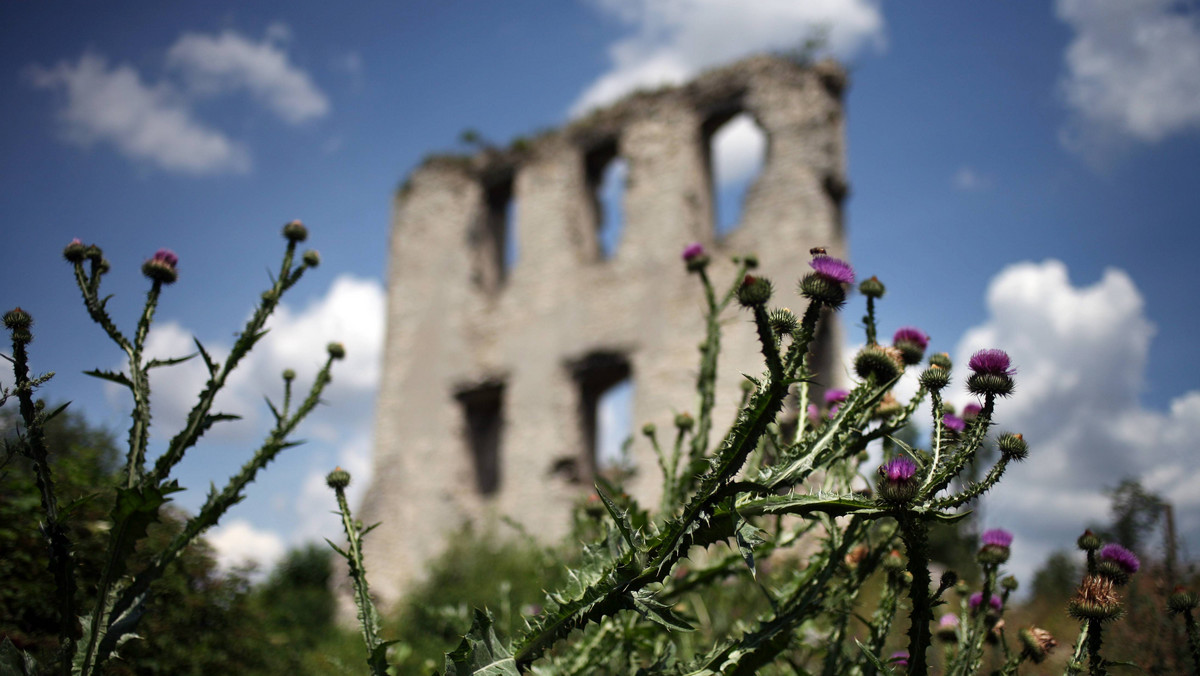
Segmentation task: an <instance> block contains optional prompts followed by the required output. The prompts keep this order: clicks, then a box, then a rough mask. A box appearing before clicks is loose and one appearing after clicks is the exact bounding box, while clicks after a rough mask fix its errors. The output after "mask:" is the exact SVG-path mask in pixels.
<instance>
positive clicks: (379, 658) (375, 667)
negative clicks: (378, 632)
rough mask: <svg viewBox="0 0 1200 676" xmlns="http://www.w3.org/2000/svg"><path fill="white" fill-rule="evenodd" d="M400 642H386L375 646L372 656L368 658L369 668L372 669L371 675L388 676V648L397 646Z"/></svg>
mask: <svg viewBox="0 0 1200 676" xmlns="http://www.w3.org/2000/svg"><path fill="white" fill-rule="evenodd" d="M399 642H400V641H384V642H383V643H380V644H379V645H377V646H375V649H374V650H372V651H371V654H370V655H368V656H367V666H369V667H371V673H372V674H374V675H377V676H387V672H388V663H387V651H388V648H389V647H391V646H393V645H396V644H397V643H399Z"/></svg>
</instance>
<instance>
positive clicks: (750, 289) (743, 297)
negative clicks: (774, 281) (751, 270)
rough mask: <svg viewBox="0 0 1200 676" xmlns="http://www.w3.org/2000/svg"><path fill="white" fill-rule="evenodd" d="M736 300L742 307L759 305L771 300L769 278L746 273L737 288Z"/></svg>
mask: <svg viewBox="0 0 1200 676" xmlns="http://www.w3.org/2000/svg"><path fill="white" fill-rule="evenodd" d="M737 299H738V302H739V303H741V304H742V307H760V306H762V305H765V304H766V303H767V301H768V300H771V280H769V279H767V278H765V277H755V276H754V275H746V277H745V278H744V279H742V283H741V285H740V286H738V290H737Z"/></svg>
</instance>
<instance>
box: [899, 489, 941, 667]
mask: <svg viewBox="0 0 1200 676" xmlns="http://www.w3.org/2000/svg"><path fill="white" fill-rule="evenodd" d="M898 520H899V522H900V533H901V536H902V537H903V538H904V547H905V550H906V551H907V553H908V572H909V573H911V574H912V584H911V585H910V586H909V588H908V598H909V601H910V602H911V603H912V610H911V611H910V612H909V614H908V618H909V627H908V660H909V662H908V673H909V674H910V676H927V674H928V673H929V664H928V661H927V659H926V654H925V652H926V650H927V649H928V648H929V644H930V643H931V642H932V640H933V634H932V633H931V631H930V629H929V624H930V623H931V622H933V608H932V607H931V606H930V602H929V584H930V579H929V551H928V545H929V538H928V527H927V526H926V525H925V524H924V523H922V522H921V521H919V520H917V518H916V517H915V516H914V515H912V514H909V513H902V514H900V515H899V516H898Z"/></svg>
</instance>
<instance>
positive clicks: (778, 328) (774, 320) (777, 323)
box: [767, 307, 800, 336]
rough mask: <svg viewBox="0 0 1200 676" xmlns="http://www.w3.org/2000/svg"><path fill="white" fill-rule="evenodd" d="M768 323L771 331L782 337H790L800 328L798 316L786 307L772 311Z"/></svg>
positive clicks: (768, 316)
mask: <svg viewBox="0 0 1200 676" xmlns="http://www.w3.org/2000/svg"><path fill="white" fill-rule="evenodd" d="M767 323H768V324H770V325H771V330H772V331H774V332H775V333H776V334H777V335H780V336H790V335H791V334H792V333H793V332H794V331H795V330H796V329H797V328H798V327H799V326H800V320H798V319H797V318H796V314H795V313H794V312H792V311H791V310H789V309H787V308H785V307H781V308H776V309H774V310H771V313H770V314H768V315H767Z"/></svg>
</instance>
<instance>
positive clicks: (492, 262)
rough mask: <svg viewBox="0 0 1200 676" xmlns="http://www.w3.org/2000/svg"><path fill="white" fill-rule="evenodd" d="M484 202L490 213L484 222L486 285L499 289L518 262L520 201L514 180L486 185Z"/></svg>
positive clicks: (484, 279) (483, 276)
mask: <svg viewBox="0 0 1200 676" xmlns="http://www.w3.org/2000/svg"><path fill="white" fill-rule="evenodd" d="M484 199H485V200H486V208H487V214H486V216H485V223H484V233H483V234H484V242H483V248H484V256H483V261H482V262H483V264H484V266H485V268H486V269H485V271H484V274H483V275H482V281H483V283H484V286H485V287H487V288H490V289H495V288H497V287H499V286H500V285H501V284H503V283H504V282H505V280H507V279H508V275H509V272H510V271H511V270H512V268H513V266H515V265H516V263H517V258H518V255H519V248H518V241H517V200H516V198H515V197H514V194H513V177H512V175H511V174H510V175H508V176H505V177H503V178H501V179H499V180H496V181H494V182H492V183H490V184H488V185H487V186H486V189H485V194H484Z"/></svg>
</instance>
